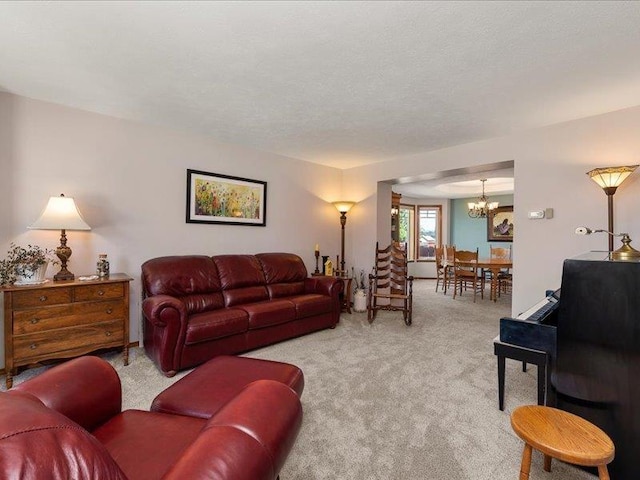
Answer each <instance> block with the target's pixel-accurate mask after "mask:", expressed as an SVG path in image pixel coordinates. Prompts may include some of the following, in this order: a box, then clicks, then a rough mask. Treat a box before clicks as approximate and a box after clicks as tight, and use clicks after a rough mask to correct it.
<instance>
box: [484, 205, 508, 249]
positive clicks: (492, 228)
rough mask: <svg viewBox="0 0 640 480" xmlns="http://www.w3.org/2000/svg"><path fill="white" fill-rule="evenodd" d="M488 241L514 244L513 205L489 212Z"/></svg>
mask: <svg viewBox="0 0 640 480" xmlns="http://www.w3.org/2000/svg"><path fill="white" fill-rule="evenodd" d="M487 241H488V242H513V205H510V206H508V207H498V208H496V209H494V210H491V211H489V213H488V215H487Z"/></svg>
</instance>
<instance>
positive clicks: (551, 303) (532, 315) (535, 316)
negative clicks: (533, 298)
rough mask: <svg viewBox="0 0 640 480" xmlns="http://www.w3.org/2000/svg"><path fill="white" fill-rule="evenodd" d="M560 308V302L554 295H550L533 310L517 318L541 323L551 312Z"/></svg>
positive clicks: (526, 311)
mask: <svg viewBox="0 0 640 480" xmlns="http://www.w3.org/2000/svg"><path fill="white" fill-rule="evenodd" d="M557 306H558V300H557V299H556V298H555V297H554V296H553V295H548V296H546V297H545V298H543V299H542V300H540V301H539V302H538V303H536V304H535V305H533V306H532V307H531V308H529V309H527V310H525V311H524V312H522V313H521V314H520V315H518V316H517V317H516V319H518V320H529V321H531V322H539V321H540V320H541V319H543V318H545V317H546V316H547V315H548V314H549V312H551V311H552V310H553V309H554V308H556V307H557Z"/></svg>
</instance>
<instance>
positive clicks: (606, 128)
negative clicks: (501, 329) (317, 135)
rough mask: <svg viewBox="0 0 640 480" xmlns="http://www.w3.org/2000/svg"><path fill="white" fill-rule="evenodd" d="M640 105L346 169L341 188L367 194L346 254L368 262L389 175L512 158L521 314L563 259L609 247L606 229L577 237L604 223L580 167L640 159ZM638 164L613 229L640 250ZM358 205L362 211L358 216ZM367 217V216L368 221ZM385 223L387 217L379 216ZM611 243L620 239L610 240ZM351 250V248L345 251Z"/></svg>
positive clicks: (602, 199)
mask: <svg viewBox="0 0 640 480" xmlns="http://www.w3.org/2000/svg"><path fill="white" fill-rule="evenodd" d="M639 131H640V107H634V108H629V109H625V110H621V111H618V112H613V113H609V114H605V115H599V116H596V117H590V118H586V119H581V120H575V121H572V122H566V123H563V124H558V125H554V126H551V127H547V128H541V129H537V130H533V131H528V132H521V133H518V134H514V135H512V136H509V137H503V138H497V139H492V140H486V141H482V142H476V143H470V144H465V145H459V146H456V147H452V148H448V149H443V150H439V151H435V152H429V153H425V154H421V155H415V156H412V157H407V158H402V159H398V160H395V161H389V162H385V163H381V164H376V165H375V166H373V167H358V168H353V169H349V170H345V171H344V180H343V182H344V185H345V194H346V195H348V196H350V197H351V198H353V199H355V200H364V201H363V202H362V203H359V204H357V205H356V206H355V207H354V209H353V210H354V215H353V217H354V222H352V227H353V229H352V230H351V232H352V235H353V237H352V239H351V241H352V245H357V246H358V248H357V249H355V250H354V251H353V252H352V253H351V258H353V260H354V261H355V262H356V263H360V264H363V265H366V264H368V263H369V262H370V260H369V259H368V257H369V256H370V254H369V252H371V251H372V249H373V246H372V244H373V242H374V239H375V234H376V221H375V220H374V219H373V218H372V217H371V216H370V215H372V214H374V213H375V212H373V211H371V208H370V205H372V204H375V196H376V189H377V183H378V181H380V180H386V179H390V178H399V177H405V176H407V177H409V176H415V175H420V174H425V173H435V172H439V171H444V170H451V169H454V168H463V167H467V166H471V165H482V164H489V163H493V162H499V161H506V160H514V161H515V167H514V171H515V194H514V219H515V222H516V224H517V225H518V231H517V234H516V238H515V239H514V294H513V311H514V312H520V311H522V310H524V309H526V308H528V307H529V306H531V305H532V304H534V303H535V302H536V301H538V300H540V299H541V298H542V295H543V294H544V290H545V289H547V288H554V287H557V286H559V285H560V281H561V273H562V262H563V260H564V259H565V258H570V257H573V256H575V255H578V254H580V253H583V252H586V251H589V250H598V249H606V248H607V238H606V236H604V235H591V236H589V237H584V236H576V235H575V234H574V229H575V227H576V226H579V225H587V226H592V227H596V228H606V225H607V201H606V196H605V195H604V193H603V192H602V190H601V189H600V188H599V187H598V186H597V185H596V184H595V183H594V182H593V181H592V180H590V179H589V178H588V177H587V175H585V172H587V171H588V170H590V169H592V168H594V167H601V166H615V165H634V164H638V163H640V135H638V132H639ZM639 199H640V169H639V171H637V172H635V173H634V174H633V175H631V176H630V177H629V178H628V179H627V180H626V182H625V183H624V184H623V185H622V186H621V187H620V188H619V189H618V192H617V193H616V195H615V198H614V200H615V207H614V210H615V219H616V220H615V230H616V231H618V232H628V233H629V234H630V235H631V238H632V239H634V244H633V246H634V247H635V248H637V249H639V250H640V217H639V215H640V203H639V201H638V200H639ZM545 207H551V208H553V209H554V215H555V216H554V218H553V219H552V220H528V219H527V212H528V211H530V210H540V209H543V208H545ZM360 208H362V209H363V210H364V211H365V212H367V215H359V212H358V210H359V209H360ZM365 218H366V220H365ZM384 221H386V219H385V220H384ZM615 245H616V247H615V248H618V246H619V245H621V244H620V242H619V240H616V241H615ZM348 255H349V254H348Z"/></svg>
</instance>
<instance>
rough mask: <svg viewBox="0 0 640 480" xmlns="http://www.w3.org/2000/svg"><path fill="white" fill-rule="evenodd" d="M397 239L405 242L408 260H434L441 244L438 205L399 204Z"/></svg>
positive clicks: (439, 209)
mask: <svg viewBox="0 0 640 480" xmlns="http://www.w3.org/2000/svg"><path fill="white" fill-rule="evenodd" d="M399 241H400V242H402V243H406V244H407V259H408V260H416V259H417V260H435V257H436V246H438V245H442V207H441V206H440V205H400V231H399Z"/></svg>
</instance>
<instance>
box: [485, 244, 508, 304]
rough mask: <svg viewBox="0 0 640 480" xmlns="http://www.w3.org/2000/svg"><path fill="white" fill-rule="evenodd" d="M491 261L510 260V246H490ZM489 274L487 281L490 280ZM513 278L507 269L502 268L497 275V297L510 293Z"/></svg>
mask: <svg viewBox="0 0 640 480" xmlns="http://www.w3.org/2000/svg"><path fill="white" fill-rule="evenodd" d="M490 255H491V259H492V260H493V259H496V258H498V259H503V260H511V245H509V247H494V246H493V245H490ZM488 273H489V280H490V279H491V276H490V275H491V272H488ZM512 280H513V277H512V275H511V271H510V269H508V268H503V269H501V270H500V273H498V297H499V296H500V294H501V293H511V286H512Z"/></svg>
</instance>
